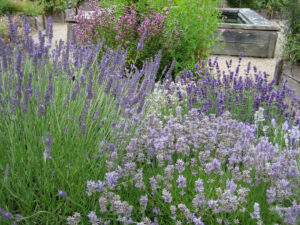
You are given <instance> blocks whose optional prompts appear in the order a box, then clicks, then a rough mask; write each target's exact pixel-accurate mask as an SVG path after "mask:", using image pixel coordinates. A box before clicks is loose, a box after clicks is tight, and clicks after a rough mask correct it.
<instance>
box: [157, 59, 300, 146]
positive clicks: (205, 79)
mask: <svg viewBox="0 0 300 225" xmlns="http://www.w3.org/2000/svg"><path fill="white" fill-rule="evenodd" d="M241 60H242V56H240V59H239V64H238V65H237V67H236V68H232V66H231V63H232V62H231V61H229V62H227V69H226V70H223V71H221V70H220V68H219V64H218V59H217V58H215V60H209V61H208V66H207V67H205V62H204V61H201V64H200V65H198V64H196V65H195V69H194V72H193V71H187V70H186V71H183V72H182V73H181V78H179V77H176V79H175V81H172V79H166V80H165V82H164V83H163V84H157V86H156V89H155V91H154V93H153V95H152V96H151V99H152V100H151V101H152V102H154V104H152V108H153V109H156V110H157V111H158V112H162V113H163V114H166V115H170V113H173V115H175V114H176V110H175V109H176V107H177V106H182V107H183V112H184V113H187V112H188V111H189V110H191V109H192V108H199V110H201V112H203V113H205V114H210V113H213V114H216V115H218V116H219V115H222V114H223V113H224V112H225V111H230V112H231V114H232V117H233V118H234V119H237V120H240V121H244V122H246V123H250V124H254V123H256V124H257V125H258V135H259V136H260V135H262V136H268V137H269V138H271V140H272V142H273V143H274V144H275V143H278V144H279V145H280V146H284V145H285V141H284V137H283V135H280V129H281V127H282V126H283V125H284V124H285V123H286V124H287V126H288V129H290V130H291V129H292V127H295V129H296V130H299V128H300V118H299V109H300V108H299V107H300V101H299V98H298V97H296V96H294V95H293V92H292V90H291V89H290V88H289V87H288V86H287V82H286V81H284V80H283V81H282V82H281V83H280V86H276V85H275V81H274V80H271V79H270V78H269V76H270V75H268V74H266V73H265V72H262V71H260V70H258V68H257V67H256V66H252V65H251V63H250V62H249V64H248V68H247V69H246V71H243V72H242V71H241V72H240V63H241ZM260 108H262V110H261V112H260V114H261V117H263V118H264V120H263V121H261V120H257V119H255V114H256V112H257V111H259V109H260ZM272 120H273V121H276V125H277V127H278V128H276V129H275V127H276V126H274V125H273V124H272V123H271V121H272Z"/></svg>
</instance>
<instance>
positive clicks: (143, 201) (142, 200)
mask: <svg viewBox="0 0 300 225" xmlns="http://www.w3.org/2000/svg"><path fill="white" fill-rule="evenodd" d="M147 204H148V195H143V196H141V198H140V206H142V207H143V209H144V210H145V209H146V208H147Z"/></svg>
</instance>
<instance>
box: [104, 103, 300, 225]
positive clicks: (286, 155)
mask: <svg viewBox="0 0 300 225" xmlns="http://www.w3.org/2000/svg"><path fill="white" fill-rule="evenodd" d="M137 133H138V135H137V137H134V138H132V139H131V141H130V143H129V144H128V145H127V147H126V152H125V153H124V152H123V151H124V150H123V147H122V146H123V144H122V145H120V146H118V147H117V149H120V153H118V154H119V156H122V163H121V164H120V165H118V166H117V167H116V169H114V170H112V171H108V172H106V175H105V177H107V176H110V175H111V174H112V173H113V172H114V173H115V174H118V179H117V180H116V182H115V184H114V185H110V184H108V183H107V178H105V179H106V181H105V183H106V184H105V185H104V186H103V188H102V190H101V191H100V193H101V199H102V198H105V199H106V200H107V201H109V202H110V204H107V206H108V205H114V204H116V203H115V202H113V201H114V200H113V199H112V197H111V196H109V195H110V194H109V193H111V192H113V193H116V194H117V193H118V196H119V197H118V201H120V202H119V204H121V205H122V201H121V200H120V199H119V198H122V196H123V198H125V199H127V198H126V195H122V192H120V189H122V187H124V188H130V187H132V188H134V189H135V188H136V189H138V188H139V185H136V184H138V183H142V184H147V183H149V184H150V185H149V186H148V187H146V190H148V193H151V197H149V196H148V195H141V196H139V197H138V198H139V209H138V208H136V209H135V210H140V212H141V214H145V213H146V215H145V216H146V217H144V218H143V219H142V221H141V223H142V222H143V220H145V219H147V220H148V219H150V220H152V219H153V220H152V223H154V224H155V218H156V217H157V216H159V215H160V212H161V210H162V209H163V210H164V211H163V213H162V214H164V215H166V214H171V215H172V217H171V218H169V219H172V220H174V222H176V221H177V223H178V222H180V223H182V224H186V223H195V224H203V223H205V222H204V221H206V222H208V221H209V222H208V223H212V224H214V223H215V224H216V223H217V221H219V220H221V217H219V216H220V215H222V214H223V213H228V214H233V215H234V216H235V218H236V220H235V221H236V222H241V223H246V221H245V220H244V218H245V216H244V214H247V215H248V216H249V217H251V218H252V219H253V220H255V221H256V222H257V223H258V224H262V222H263V221H264V220H267V221H268V219H269V218H268V215H269V216H270V214H268V215H262V214H261V213H260V204H261V202H260V203H258V202H256V203H254V206H253V201H252V200H251V198H250V196H249V195H250V193H251V194H254V191H255V190H256V189H257V188H261V189H260V192H262V193H265V195H266V198H267V199H268V202H269V204H270V205H269V209H267V210H268V211H269V212H271V211H276V212H278V218H279V217H281V218H282V220H284V221H285V222H286V223H287V224H293V223H292V222H290V221H295V218H298V217H299V216H300V213H299V211H298V213H297V212H296V211H297V209H298V207H299V202H298V203H297V201H294V202H293V204H288V205H286V203H287V201H288V199H295V198H296V196H297V187H299V186H298V185H299V183H298V177H299V175H300V173H299V168H298V165H297V159H298V157H299V153H300V151H299V148H297V149H289V150H287V149H286V150H284V151H280V150H279V149H278V147H276V146H274V145H273V144H272V143H270V142H269V141H268V139H267V138H266V137H261V138H259V139H257V138H256V126H255V125H247V124H245V123H243V122H239V121H236V120H233V119H232V118H231V114H230V113H229V112H224V113H223V114H222V115H220V116H219V117H216V116H215V115H213V114H210V115H208V116H207V115H205V114H203V113H201V111H200V110H198V109H191V110H190V111H189V112H188V113H187V114H186V115H184V116H182V114H181V110H180V109H179V108H178V109H177V115H176V117H172V116H166V117H162V118H157V116H155V115H151V116H149V117H148V119H147V120H146V121H144V122H143V123H142V125H141V127H140V129H139V130H138V132H137ZM181 140H184V141H181ZM117 152H119V151H117ZM191 156H192V158H191ZM115 157H116V156H114V158H115ZM176 158H177V159H176ZM109 165H110V162H107V167H109V168H111V167H110V166H109ZM129 165H130V166H129ZM154 166H158V168H159V167H161V168H162V169H163V170H157V171H156V172H157V173H155V174H151V175H152V176H149V174H148V175H147V177H145V176H143V174H144V173H145V171H146V170H147V168H148V167H149V168H151V167H154ZM154 171H155V170H154ZM159 171H163V172H159ZM137 175H138V176H137ZM228 177H230V179H229V178H228ZM102 183H103V182H102ZM131 185H133V186H131ZM143 187H144V186H143ZM141 190H144V188H142V189H141ZM132 192H136V193H140V192H139V191H133V190H132ZM187 192H189V193H192V195H193V196H194V197H193V199H192V205H190V204H189V200H188V199H187V198H185V197H184V194H185V193H187ZM142 193H143V194H144V193H145V192H142ZM111 195H112V194H111ZM160 201H161V202H164V204H166V205H169V207H165V206H161V205H159V204H157V203H158V202H160ZM170 204H172V205H170ZM133 207H134V206H133ZM158 209H160V210H159V211H158ZM176 209H178V210H176ZM246 209H247V210H246ZM111 210H113V211H114V209H110V211H111ZM149 210H150V211H149ZM151 210H152V212H153V213H154V214H153V215H152V214H151V213H150V212H151ZM169 210H170V211H169ZM105 212H106V211H105ZM148 212H149V213H150V214H147V213H148ZM210 213H211V214H213V215H214V218H216V221H215V220H211V219H209V218H211V217H210V216H209V215H208V214H210ZM123 214H124V212H123V211H122V213H121V215H119V214H118V217H124V215H123ZM128 215H129V216H130V217H126V220H125V221H126V222H128V221H130V220H131V219H133V218H132V217H131V216H132V214H128ZM101 216H103V217H105V213H104V214H101ZM264 216H266V217H264ZM278 218H277V219H278ZM287 221H288V222H287Z"/></svg>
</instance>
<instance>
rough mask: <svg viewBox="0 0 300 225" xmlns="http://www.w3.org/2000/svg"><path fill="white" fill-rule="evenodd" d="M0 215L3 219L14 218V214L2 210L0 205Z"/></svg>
mask: <svg viewBox="0 0 300 225" xmlns="http://www.w3.org/2000/svg"><path fill="white" fill-rule="evenodd" d="M0 215H1V216H2V217H3V219H5V220H12V219H14V216H13V215H12V214H11V213H10V212H8V211H6V210H4V209H3V208H1V207H0Z"/></svg>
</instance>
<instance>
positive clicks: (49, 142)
mask: <svg viewBox="0 0 300 225" xmlns="http://www.w3.org/2000/svg"><path fill="white" fill-rule="evenodd" d="M51 146H52V136H51V135H49V137H47V138H46V148H45V151H44V160H46V159H51V158H52V156H51V155H50V154H51Z"/></svg>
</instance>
